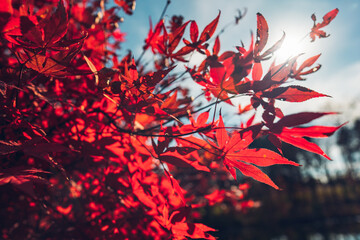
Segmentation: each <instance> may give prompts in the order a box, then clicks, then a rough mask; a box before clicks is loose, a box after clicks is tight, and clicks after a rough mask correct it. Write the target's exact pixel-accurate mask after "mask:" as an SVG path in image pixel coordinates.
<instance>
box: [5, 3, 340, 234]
mask: <svg viewBox="0 0 360 240" xmlns="http://www.w3.org/2000/svg"><path fill="white" fill-rule="evenodd" d="M169 3H170V1H168V2H167V5H168V4H169ZM167 5H166V7H167ZM166 7H165V9H164V10H166ZM134 10H135V0H115V1H114V2H113V3H112V4H108V3H107V4H105V1H100V0H82V1H77V0H47V1H42V0H41V1H40V0H5V1H1V3H0V20H1V21H0V31H1V41H0V55H1V58H0V64H1V65H0V66H1V70H0V100H1V105H0V113H1V114H0V136H1V139H0V155H1V166H0V191H1V195H0V196H1V197H0V199H1V200H0V201H1V203H2V211H1V218H2V219H3V221H2V223H1V225H2V229H1V238H2V239H186V238H203V239H215V238H214V237H213V236H212V235H211V231H215V229H213V228H211V227H209V226H206V225H204V224H201V223H199V222H201V214H200V213H199V211H198V209H199V208H201V207H204V206H206V205H210V206H212V205H216V204H220V203H221V204H227V205H228V206H229V207H231V208H233V209H234V210H237V211H241V210H244V209H246V208H249V207H252V206H253V205H254V202H253V201H251V200H248V199H247V198H246V192H247V189H248V188H249V184H248V183H243V182H242V181H241V178H243V176H246V177H250V178H253V179H255V180H257V181H260V182H263V183H265V184H267V185H270V186H271V187H273V188H275V189H279V187H278V186H277V185H276V183H274V182H273V181H272V180H271V179H270V178H269V177H268V176H267V175H266V174H265V173H264V172H263V170H262V168H263V167H268V166H272V165H275V164H288V165H294V166H298V164H297V163H296V162H293V161H292V159H286V158H285V157H284V156H283V155H282V150H281V145H282V142H286V143H289V144H291V145H294V146H296V147H298V148H302V149H304V150H307V151H310V152H314V153H317V154H320V155H322V156H324V157H325V158H328V159H329V157H328V156H327V155H326V154H325V153H324V152H323V151H322V150H321V149H320V147H319V146H318V145H316V144H315V143H313V142H311V141H310V140H309V138H323V137H328V136H330V135H332V134H333V133H334V132H335V131H336V130H338V129H339V128H340V127H341V126H320V125H319V126H310V125H306V126H303V125H304V124H308V123H310V122H311V121H313V120H315V119H318V118H320V117H322V116H325V115H329V114H334V113H333V112H300V113H296V114H290V115H286V114H284V113H283V112H282V110H281V109H280V108H279V107H277V102H278V101H286V102H289V103H291V102H303V101H307V100H309V99H312V98H318V97H327V95H326V94H323V93H319V92H317V91H314V90H311V89H308V88H306V87H303V86H301V81H303V80H305V79H304V76H305V75H308V74H312V73H314V72H316V71H317V70H319V69H320V65H317V66H314V64H315V63H316V62H317V61H318V58H319V57H320V55H316V56H313V57H310V58H308V59H307V60H305V61H303V62H299V56H289V59H288V60H286V61H285V62H280V63H277V62H276V60H274V59H273V55H274V53H275V52H276V51H277V50H278V49H279V48H281V44H282V42H283V40H284V39H285V38H286V36H285V34H284V36H283V37H282V38H281V39H279V41H277V42H276V43H274V45H272V46H269V45H268V36H269V27H268V23H267V21H266V20H265V17H264V16H263V15H262V14H260V13H258V14H257V31H256V34H255V35H252V36H251V41H250V42H251V43H250V45H249V46H247V47H245V46H238V47H236V48H235V49H232V50H226V51H223V50H221V47H224V46H221V40H220V37H221V35H220V34H218V35H214V34H215V33H216V31H217V25H218V23H219V21H220V19H221V12H219V13H218V15H217V16H214V17H213V19H209V23H208V24H207V25H206V26H198V24H197V22H196V20H187V21H185V20H184V19H183V17H182V16H173V17H172V18H170V19H169V21H167V20H166V19H164V18H163V17H161V19H160V21H159V22H156V23H154V24H153V23H150V30H149V32H148V35H147V36H144V40H145V41H144V46H143V54H141V55H140V56H139V57H138V58H134V56H133V54H132V53H131V52H125V51H123V50H122V49H121V43H122V42H123V41H124V39H125V38H124V35H125V34H124V33H122V32H121V31H120V29H119V24H120V22H121V21H122V18H121V17H120V16H121V15H122V14H129V15H131V14H132V13H133V11H134ZM164 12H165V11H164ZM337 13H338V9H334V10H332V11H330V12H329V13H327V14H326V15H325V16H324V17H323V21H322V22H321V23H317V24H315V21H316V17H315V15H313V16H311V18H312V19H313V21H314V26H313V27H312V28H311V27H309V36H310V38H309V40H311V41H315V40H316V38H324V37H327V36H328V35H327V34H326V33H325V32H324V31H323V30H321V29H322V28H323V27H325V26H326V25H328V24H329V23H330V22H331V21H332V20H333V19H334V18H335V16H336V15H337ZM242 17H243V16H238V17H236V18H235V21H234V24H238V23H241V21H240V20H241V18H242ZM123 24H126V22H124V23H123ZM187 30H188V31H189V33H190V36H185V33H186V32H187ZM194 53H197V54H200V55H202V56H203V61H202V62H199V63H197V64H196V65H193V66H192V65H190V64H189V63H188V61H189V59H190V58H191V56H192V55H193V54H194ZM145 54H148V55H149V54H150V55H152V56H153V58H151V59H153V61H152V62H151V63H150V64H149V63H148V62H146V61H144V60H143V59H144V58H143V56H145ZM148 59H150V58H148ZM269 59H270V60H272V63H271V65H270V67H269V69H267V70H264V67H263V63H264V62H265V61H270V60H269ZM184 63H185V65H186V66H185V67H184ZM184 79H192V80H193V82H194V85H199V86H200V87H201V91H202V93H201V94H200V95H199V96H198V98H197V99H201V98H202V101H196V100H195V99H193V98H192V97H191V96H190V93H191V92H190V91H189V89H188V87H187V86H186V84H182V83H181V81H182V80H184ZM297 81H299V82H297ZM239 97H241V98H244V99H248V100H249V102H250V104H249V105H245V106H243V105H238V104H235V103H234V99H235V98H239ZM219 105H221V106H222V107H223V109H224V108H227V109H228V108H229V109H231V108H233V109H234V111H235V112H234V114H236V111H237V114H240V115H242V116H244V119H246V120H244V121H243V122H241V123H239V124H237V125H236V123H232V122H231V121H228V120H227V119H226V117H224V116H225V115H223V114H222V113H221V110H220V106H219ZM229 111H231V110H229ZM249 112H252V114H250V115H249V114H248V113H249ZM227 122H228V123H227ZM225 123H227V124H225ZM231 124H232V125H231ZM264 136H267V137H268V139H269V140H270V141H271V143H272V144H273V145H274V146H275V148H277V150H278V151H277V152H275V151H271V150H268V149H265V148H252V147H251V144H252V143H253V142H254V140H256V139H258V138H260V137H264ZM5 218H6V220H5Z"/></svg>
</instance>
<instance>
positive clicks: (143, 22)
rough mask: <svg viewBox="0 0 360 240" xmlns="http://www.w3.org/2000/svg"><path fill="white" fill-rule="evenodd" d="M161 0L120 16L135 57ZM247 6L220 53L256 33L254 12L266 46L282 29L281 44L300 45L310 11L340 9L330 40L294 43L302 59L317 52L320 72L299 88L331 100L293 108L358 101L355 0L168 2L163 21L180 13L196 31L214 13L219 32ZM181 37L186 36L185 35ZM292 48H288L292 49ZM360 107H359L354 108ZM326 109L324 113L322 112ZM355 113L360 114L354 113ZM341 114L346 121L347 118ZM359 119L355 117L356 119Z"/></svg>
mask: <svg viewBox="0 0 360 240" xmlns="http://www.w3.org/2000/svg"><path fill="white" fill-rule="evenodd" d="M165 3H166V0H142V1H140V0H139V1H137V5H136V10H135V12H134V14H133V15H132V16H124V18H125V21H124V23H122V24H121V25H120V28H121V30H122V31H123V32H126V33H127V36H126V39H127V42H126V43H125V44H123V48H124V50H125V49H128V48H129V49H132V50H133V53H134V55H135V58H136V57H138V56H139V55H140V53H141V47H142V46H143V41H144V38H145V37H146V35H147V32H148V29H149V17H151V18H152V20H153V22H156V21H157V20H158V19H159V16H160V15H161V12H162V10H163V7H164V6H165ZM245 7H246V8H247V9H248V11H247V14H246V16H245V18H244V19H243V20H241V21H240V23H239V24H238V25H237V26H235V27H231V28H228V29H227V31H226V32H225V33H224V34H222V35H221V37H220V40H221V50H222V51H225V50H234V47H235V46H237V45H240V43H241V41H243V42H244V43H245V46H248V44H249V41H250V31H251V30H252V31H253V32H255V31H256V13H257V12H260V13H262V14H263V15H264V17H265V18H266V20H267V22H268V25H269V34H270V38H269V42H268V44H269V45H271V44H272V43H274V42H275V41H276V40H278V39H279V38H280V37H281V36H282V33H283V31H285V33H286V36H287V37H286V41H288V42H289V45H290V48H291V42H294V41H295V42H296V43H299V41H300V40H301V39H302V38H303V37H304V36H305V35H306V33H308V32H309V30H310V28H311V27H312V24H313V22H312V20H311V18H310V16H311V14H312V13H315V14H316V16H317V19H318V21H319V20H320V21H321V20H322V17H323V15H324V14H326V13H327V12H329V11H330V10H332V9H334V8H339V10H340V12H339V14H338V16H337V17H336V18H335V19H334V21H333V22H331V23H330V25H329V26H327V27H326V28H325V29H324V30H325V31H326V32H327V33H330V34H331V36H330V37H329V38H325V39H319V40H317V41H315V42H314V43H309V41H308V39H307V38H306V39H305V40H303V41H300V44H298V47H299V49H297V50H296V51H295V52H304V53H306V55H305V57H311V56H313V55H316V54H319V53H322V55H321V57H320V59H319V60H318V62H319V63H320V64H322V69H320V71H318V72H317V73H315V74H312V75H310V76H309V77H308V80H307V81H306V82H302V83H300V84H301V85H304V86H307V87H310V88H312V89H314V90H317V91H319V92H322V93H325V94H328V95H330V96H332V97H333V98H324V99H315V100H310V101H308V102H307V103H306V104H304V103H302V104H301V105H299V106H298V108H301V110H306V109H307V110H317V109H318V108H329V106H331V108H332V110H335V111H343V112H347V111H346V110H345V107H344V106H347V105H348V104H349V102H351V101H355V102H360V97H359V96H360V86H359V83H360V46H359V44H360V32H359V26H360V15H359V14H358V12H359V10H360V1H357V0H342V1H336V0H318V1H315V0H302V1H289V0H288V1H285V0H271V1H270V0H226V1H218V0H172V1H171V4H170V5H169V7H168V10H167V12H166V15H165V18H167V19H169V18H171V16H172V15H174V14H175V15H179V14H181V15H183V16H184V18H185V20H195V21H196V22H197V23H198V25H199V29H200V31H201V30H202V29H203V28H204V26H205V25H206V24H208V23H209V22H210V21H211V20H212V19H214V18H215V17H216V15H217V13H218V11H219V10H221V18H220V22H219V26H218V30H219V29H221V28H222V26H224V25H226V24H227V23H229V22H231V21H233V19H234V16H235V15H236V11H237V9H240V10H243V9H244V8H245ZM185 37H187V38H189V37H188V35H187V33H185ZM292 49H293V48H292ZM358 107H359V106H358ZM325 110H328V109H325ZM358 112H360V111H358ZM353 113H354V111H351V113H344V114H345V118H346V115H347V114H353ZM357 116H359V115H357Z"/></svg>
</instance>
